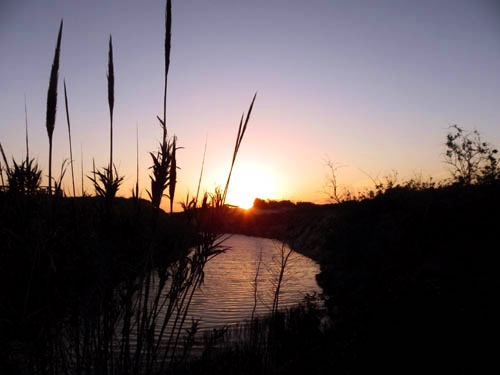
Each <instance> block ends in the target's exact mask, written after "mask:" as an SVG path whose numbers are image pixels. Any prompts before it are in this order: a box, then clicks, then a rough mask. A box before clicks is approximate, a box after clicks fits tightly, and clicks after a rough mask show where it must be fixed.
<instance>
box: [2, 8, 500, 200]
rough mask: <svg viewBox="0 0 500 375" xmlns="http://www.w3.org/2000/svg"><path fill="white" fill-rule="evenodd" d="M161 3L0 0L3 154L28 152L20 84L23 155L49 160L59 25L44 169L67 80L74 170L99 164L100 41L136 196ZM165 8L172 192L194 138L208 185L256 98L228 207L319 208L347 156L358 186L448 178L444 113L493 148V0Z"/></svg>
mask: <svg viewBox="0 0 500 375" xmlns="http://www.w3.org/2000/svg"><path fill="white" fill-rule="evenodd" d="M164 7H165V4H164V1H163V0H162V1H160V0H155V1H144V2H138V1H123V0H107V1H80V2H78V1H66V0H46V1H35V0H31V1H25V0H16V1H15V0H4V1H2V2H1V3H0V47H1V51H2V53H1V54H0V85H1V87H0V142H1V143H2V145H3V147H4V149H5V151H6V153H7V155H9V156H13V157H14V158H16V159H17V160H21V159H22V158H23V157H24V153H25V150H24V148H25V144H24V126H25V120H24V95H26V101H27V106H28V121H29V136H30V149H31V154H32V155H33V156H36V157H38V162H39V164H40V167H41V168H42V169H44V171H47V160H48V142H47V134H46V130H45V103H46V100H47V88H48V80H49V74H50V66H51V64H52V59H53V53H54V47H55V43H56V38H57V31H58V26H59V22H60V20H61V18H62V19H64V30H63V37H62V47H61V62H60V64H61V65H60V75H59V77H60V81H59V104H58V114H57V121H56V128H55V131H54V157H53V160H54V167H53V169H54V171H56V173H58V171H59V166H60V164H61V162H62V161H63V160H64V159H66V158H68V157H69V146H68V140H67V138H68V135H67V125H66V120H65V114H64V104H63V100H62V99H63V91H62V90H63V87H62V79H63V78H65V79H66V83H67V87H68V95H69V105H70V115H71V121H72V136H73V148H74V151H73V152H74V159H75V172H76V174H77V176H78V177H79V176H80V173H81V171H80V164H81V160H82V158H81V155H82V154H83V164H84V173H85V174H86V175H88V174H89V172H90V170H91V168H92V159H94V160H95V162H96V165H97V166H99V167H101V166H104V165H106V163H107V158H108V153H109V135H108V134H109V128H108V127H109V122H108V117H109V113H108V107H107V91H106V90H107V86H106V85H107V82H106V69H107V67H106V63H107V43H108V39H109V35H110V34H112V36H113V44H114V58H115V80H116V83H115V90H116V91H115V97H116V98H115V135H116V137H115V140H114V145H115V155H114V160H115V162H116V164H117V166H118V168H119V171H120V173H121V174H123V175H126V179H125V183H124V185H123V188H122V190H121V194H122V195H126V196H128V195H130V193H129V192H130V189H131V187H132V185H133V184H134V182H135V160H136V155H135V149H136V126H138V128H139V152H140V169H141V181H140V183H141V186H142V188H146V187H147V184H149V182H148V173H149V171H148V169H147V168H148V167H149V165H150V164H151V163H150V159H149V156H148V152H149V151H153V150H154V149H155V148H156V146H157V142H158V140H159V138H160V136H161V131H160V128H159V126H158V123H157V120H156V115H157V114H161V113H162V100H163V39H164ZM172 17H173V30H172V43H173V46H172V55H171V66H170V75H169V87H168V93H169V98H168V103H167V122H168V126H169V129H170V133H171V134H174V133H175V134H176V135H177V136H178V142H179V145H180V146H182V147H184V149H182V150H180V151H179V155H178V159H179V166H180V167H181V170H180V171H179V176H178V179H179V185H178V196H177V198H178V199H177V200H183V199H184V198H185V196H186V193H187V191H190V192H191V193H194V192H195V191H196V184H197V181H198V175H199V171H200V167H201V160H202V157H203V148H204V144H205V140H207V156H206V165H205V177H204V185H203V189H204V190H209V191H213V189H214V187H215V186H217V185H222V184H224V182H225V179H226V175H227V171H228V168H229V163H230V159H231V154H232V149H233V145H234V138H235V136H236V131H237V125H238V122H239V119H240V116H241V115H242V113H243V112H246V111H247V109H248V105H249V104H250V101H251V98H252V96H253V94H254V93H255V92H258V94H257V100H256V102H255V107H254V112H253V114H252V119H251V122H250V126H249V129H248V132H247V135H246V138H245V139H244V140H243V144H242V146H241V150H240V152H241V153H240V155H239V158H238V160H237V162H236V167H235V168H236V170H235V177H234V183H235V184H234V185H233V189H232V190H233V192H232V193H231V191H230V196H229V197H230V200H231V194H233V201H234V203H237V202H238V201H239V200H240V199H243V197H241V198H238V197H237V196H236V190H238V191H239V193H240V195H241V196H243V195H247V196H249V195H250V196H252V197H253V196H259V197H261V198H272V199H291V200H294V201H298V200H309V201H315V202H323V201H324V199H325V194H324V193H323V190H324V182H325V175H326V174H327V169H326V168H325V162H324V161H325V159H326V158H329V159H330V160H332V161H333V162H334V163H336V165H342V166H343V167H342V168H340V169H339V170H338V179H339V184H340V185H342V186H345V187H349V188H353V189H354V188H356V187H364V186H366V187H370V188H371V187H373V186H372V183H371V181H370V178H369V177H368V176H370V177H372V178H382V177H383V176H385V175H387V174H390V173H392V171H397V172H398V174H399V178H400V180H405V179H408V178H412V177H415V176H417V175H421V176H422V177H423V178H424V179H427V178H428V177H429V176H433V177H434V178H435V179H441V178H445V177H447V176H448V173H447V171H446V166H445V165H444V164H443V162H442V160H443V153H444V147H443V142H444V139H445V136H446V133H447V129H448V126H449V125H451V124H458V125H460V126H462V127H464V128H467V129H474V128H476V129H478V130H479V131H480V132H481V134H482V135H483V137H484V139H485V140H487V141H489V142H491V143H493V144H494V145H496V146H500V125H499V124H500V3H499V2H498V1H493V0H492V1H486V0H475V1H472V0H469V1H462V0H433V1H426V0H422V1H404V0H400V1H368V0H366V1H356V0H354V1H353V0H349V1H337V0H331V1H319V0H311V1H300V2H299V1H284V0H265V1H264V0H256V1H236V0H235V1H229V0H226V1H222V0H212V1H209V0H206V1H201V0H199V1H188V0H184V1H179V0H177V1H176V0H174V1H173V16H172ZM44 175H46V172H45V173H44ZM66 176H67V177H66V179H65V183H64V186H65V188H66V191H67V192H68V193H69V192H70V186H71V183H70V180H69V178H68V177H69V173H67V175H66ZM245 176H247V178H248V179H247V180H245ZM78 181H79V180H78ZM77 185H78V186H79V183H77ZM86 189H87V192H91V189H90V186H87V188H86ZM266 195H267V196H266ZM146 196H147V195H146V193H145V192H144V193H143V197H146Z"/></svg>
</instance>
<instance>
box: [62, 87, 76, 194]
mask: <svg viewBox="0 0 500 375" xmlns="http://www.w3.org/2000/svg"><path fill="white" fill-rule="evenodd" d="M63 83H64V106H65V108H66V122H67V123H68V138H69V163H70V166H71V184H72V186H73V197H76V190H75V171H74V168H73V147H72V146H71V123H70V121H69V106H68V94H67V92H66V80H63Z"/></svg>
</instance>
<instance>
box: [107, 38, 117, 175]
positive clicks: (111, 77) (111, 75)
mask: <svg viewBox="0 0 500 375" xmlns="http://www.w3.org/2000/svg"><path fill="white" fill-rule="evenodd" d="M107 78H108V105H109V167H108V171H109V173H110V174H109V177H108V178H109V179H110V180H111V179H112V178H113V174H112V172H113V170H112V168H113V108H114V106H115V72H114V65H113V39H112V38H111V35H110V36H109V52H108V75H107Z"/></svg>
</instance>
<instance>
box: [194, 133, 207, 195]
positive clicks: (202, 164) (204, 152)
mask: <svg viewBox="0 0 500 375" xmlns="http://www.w3.org/2000/svg"><path fill="white" fill-rule="evenodd" d="M206 154H207V138H206V137H205V148H204V149H203V160H202V161H201V171H200V178H199V179H198V188H197V189H196V198H195V200H194V201H195V204H196V202H198V196H199V194H200V186H201V179H202V177H203V169H204V167H205V155H206Z"/></svg>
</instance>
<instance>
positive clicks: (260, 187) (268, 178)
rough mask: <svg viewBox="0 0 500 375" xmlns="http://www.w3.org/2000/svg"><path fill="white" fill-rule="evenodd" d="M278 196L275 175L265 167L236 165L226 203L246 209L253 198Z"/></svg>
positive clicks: (251, 203)
mask: <svg viewBox="0 0 500 375" xmlns="http://www.w3.org/2000/svg"><path fill="white" fill-rule="evenodd" d="M277 194H278V191H277V187H276V182H275V174H274V173H272V171H271V170H270V169H269V168H268V167H266V166H260V165H253V164H244V165H236V166H235V169H234V170H233V174H232V176H231V181H230V184H229V189H228V192H227V199H226V202H227V203H228V204H232V205H235V206H238V207H240V208H244V209H248V208H250V207H252V206H253V202H254V200H255V198H261V199H275V198H276V196H277Z"/></svg>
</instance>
